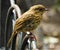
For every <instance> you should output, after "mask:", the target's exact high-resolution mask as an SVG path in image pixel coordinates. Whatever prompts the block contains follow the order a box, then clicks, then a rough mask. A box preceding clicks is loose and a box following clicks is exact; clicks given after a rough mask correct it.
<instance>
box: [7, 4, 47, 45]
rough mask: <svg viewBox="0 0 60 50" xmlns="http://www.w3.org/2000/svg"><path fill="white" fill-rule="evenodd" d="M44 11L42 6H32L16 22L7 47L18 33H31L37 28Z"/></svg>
mask: <svg viewBox="0 0 60 50" xmlns="http://www.w3.org/2000/svg"><path fill="white" fill-rule="evenodd" d="M44 11H46V9H45V6H43V5H34V6H32V7H31V8H30V9H29V10H28V11H27V12H25V13H24V14H23V15H21V18H18V19H17V20H16V24H15V27H14V31H13V33H12V35H11V38H10V39H9V41H8V44H7V45H9V44H10V43H11V41H12V39H13V38H14V36H15V35H16V34H18V33H19V32H26V31H30V32H31V31H33V30H34V29H36V28H37V26H38V25H39V24H40V21H41V20H42V14H43V13H44Z"/></svg>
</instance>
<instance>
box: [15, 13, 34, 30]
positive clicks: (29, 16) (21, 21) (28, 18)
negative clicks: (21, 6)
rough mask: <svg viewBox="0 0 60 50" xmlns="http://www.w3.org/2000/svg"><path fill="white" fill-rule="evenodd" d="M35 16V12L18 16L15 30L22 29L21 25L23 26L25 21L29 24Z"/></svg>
mask: <svg viewBox="0 0 60 50" xmlns="http://www.w3.org/2000/svg"><path fill="white" fill-rule="evenodd" d="M33 18H34V15H33V14H26V15H23V16H22V17H21V18H18V19H17V20H16V24H15V27H14V29H15V31H16V30H17V29H20V28H21V27H23V26H24V23H27V24H29V23H30V22H31V21H32V20H33Z"/></svg>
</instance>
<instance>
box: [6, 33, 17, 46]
mask: <svg viewBox="0 0 60 50" xmlns="http://www.w3.org/2000/svg"><path fill="white" fill-rule="evenodd" d="M15 35H16V34H14V32H13V33H12V35H11V37H10V39H9V40H8V43H7V47H8V46H10V44H11V42H12V40H13V38H14V36H15Z"/></svg>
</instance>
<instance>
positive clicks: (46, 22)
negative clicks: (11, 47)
mask: <svg viewBox="0 0 60 50" xmlns="http://www.w3.org/2000/svg"><path fill="white" fill-rule="evenodd" d="M15 2H16V4H17V5H18V6H19V7H20V8H21V11H22V14H23V13H24V12H25V11H27V10H28V9H29V8H30V7H31V6H32V5H36V4H42V5H44V6H46V7H47V8H48V9H49V11H48V12H45V13H44V14H43V20H42V21H41V24H40V25H39V26H38V28H37V29H36V30H35V31H34V32H33V33H34V34H35V36H36V38H37V45H38V48H39V49H40V50H60V0H15ZM9 7H10V0H1V20H0V21H1V26H0V27H1V33H0V48H2V47H4V46H5V43H6V39H5V37H6V33H5V21H6V15H7V11H8V8H9ZM9 27H11V26H9ZM9 32H11V31H10V29H9ZM8 34H9V33H8Z"/></svg>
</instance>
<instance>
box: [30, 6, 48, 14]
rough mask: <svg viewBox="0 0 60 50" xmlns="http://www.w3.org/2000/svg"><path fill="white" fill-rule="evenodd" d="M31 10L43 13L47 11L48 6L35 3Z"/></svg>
mask: <svg viewBox="0 0 60 50" xmlns="http://www.w3.org/2000/svg"><path fill="white" fill-rule="evenodd" d="M30 10H31V11H34V12H35V13H40V14H43V13H44V12H45V11H47V8H45V6H43V5H34V6H32V7H31V8H30Z"/></svg>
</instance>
